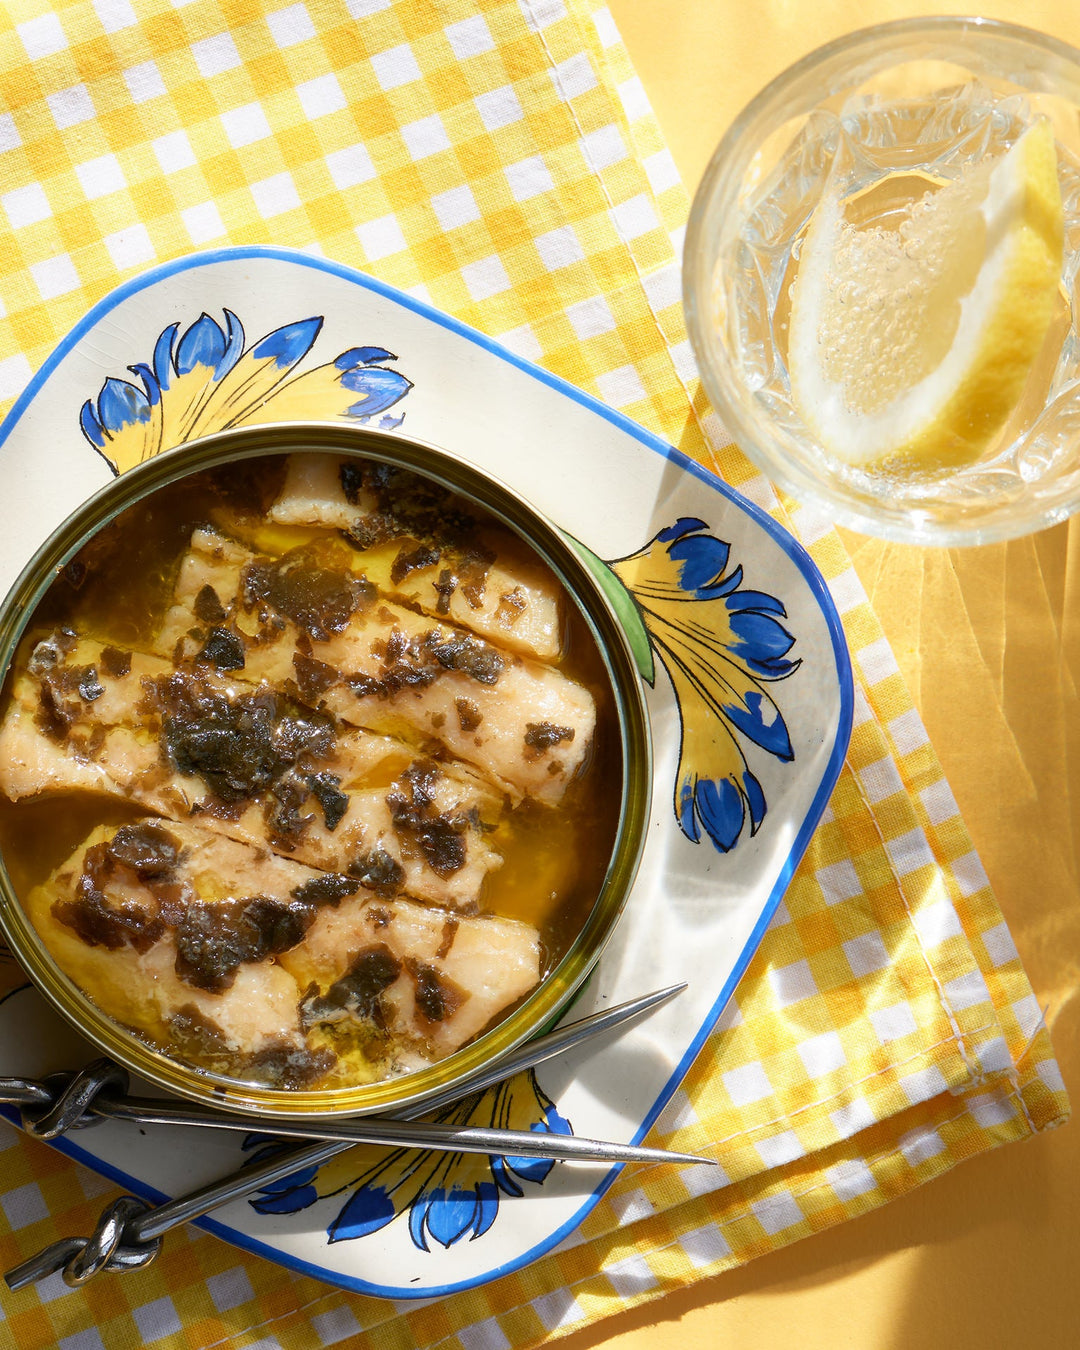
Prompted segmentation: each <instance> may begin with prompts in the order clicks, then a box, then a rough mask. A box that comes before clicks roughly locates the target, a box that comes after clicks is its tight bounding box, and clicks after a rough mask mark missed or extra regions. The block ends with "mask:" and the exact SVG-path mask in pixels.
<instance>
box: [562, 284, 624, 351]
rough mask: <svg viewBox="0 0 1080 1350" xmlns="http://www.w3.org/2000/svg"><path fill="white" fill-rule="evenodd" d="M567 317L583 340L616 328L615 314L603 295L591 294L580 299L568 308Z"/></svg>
mask: <svg viewBox="0 0 1080 1350" xmlns="http://www.w3.org/2000/svg"><path fill="white" fill-rule="evenodd" d="M566 317H567V318H568V319H569V320H570V327H571V328H572V329H573V330H574V332H575V333H576V334H577V336H578V338H579V339H581V341H584V340H585V339H586V338H591V337H599V336H600V335H601V334H602V333H611V332H614V330H615V315H614V314H612V312H611V306H610V305H609V304H608V302H607V301H606V300H605V299H604V297H603V296H602V295H590V296H589V298H588V299H587V300H579V301H578V303H577V304H576V305H571V306H570V307H569V308H568V309H567V311H566Z"/></svg>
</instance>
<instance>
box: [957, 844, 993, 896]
mask: <svg viewBox="0 0 1080 1350" xmlns="http://www.w3.org/2000/svg"><path fill="white" fill-rule="evenodd" d="M952 870H953V875H954V876H955V877H956V881H957V884H958V885H959V887H960V894H961V895H975V894H976V893H977V892H978V891H981V890H983V889H984V887H986V886H989V885H990V878H989V877H988V876H987V875H986V870H985V868H984V867H983V865H982V859H981V858H980V857H979V855H978V854H977V853H975V852H971V853H965V854H964V856H963V857H962V858H957V859H956V861H955V862H954V863H953V865H952Z"/></svg>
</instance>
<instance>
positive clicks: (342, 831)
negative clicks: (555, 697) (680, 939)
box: [0, 635, 502, 910]
mask: <svg viewBox="0 0 1080 1350" xmlns="http://www.w3.org/2000/svg"><path fill="white" fill-rule="evenodd" d="M110 653H111V655H110ZM88 695H89V697H88ZM71 790H75V791H79V790H84V791H85V790H90V791H97V792H105V793H108V794H110V795H114V796H120V797H125V798H127V799H129V800H131V801H133V802H136V803H138V804H139V805H140V806H142V807H144V808H145V809H147V810H150V811H155V812H158V813H159V814H161V815H165V816H173V817H176V818H179V819H185V818H189V817H193V816H198V817H199V818H200V819H201V820H202V821H203V822H204V823H205V824H206V825H207V826H208V827H210V828H211V829H214V830H216V831H219V832H221V833H224V834H227V835H229V836H230V837H231V838H234V839H239V840H241V841H243V842H246V843H251V844H256V845H261V846H268V847H270V848H271V849H273V850H274V851H275V852H278V853H285V854H287V855H289V856H291V857H293V858H295V859H297V860H298V861H301V862H306V863H309V864H311V865H312V866H315V867H321V868H326V869H329V870H331V871H341V872H351V873H352V874H353V875H355V876H357V877H359V878H360V879H361V880H362V882H363V884H364V885H365V886H367V887H369V889H372V890H374V891H376V892H377V893H378V894H380V895H387V894H394V893H397V892H399V891H404V892H406V893H408V894H411V895H416V896H419V897H420V898H422V899H426V900H431V901H433V902H435V903H438V904H444V905H451V906H454V907H457V908H460V909H463V910H465V909H475V908H476V906H477V903H478V900H479V896H480V893H481V890H482V887H483V884H484V880H485V878H486V877H487V875H488V874H489V873H490V872H491V871H493V870H495V869H496V868H498V867H499V866H500V865H501V858H500V856H499V854H498V853H497V852H496V851H495V850H494V848H493V847H492V845H491V844H490V842H489V838H488V836H489V833H490V831H491V829H492V827H493V826H494V824H495V823H496V822H497V821H498V819H499V815H500V812H501V809H502V799H501V797H500V795H499V794H497V793H494V792H493V791H492V790H491V788H490V787H489V786H488V785H487V784H486V783H484V782H483V781H482V780H481V779H479V778H478V777H477V776H476V775H475V774H473V773H470V772H469V771H468V769H466V768H462V769H460V770H459V769H456V768H453V767H452V766H449V765H441V764H437V763H435V762H434V761H433V760H431V759H429V758H426V757H424V756H418V755H417V754H416V753H415V752H414V751H412V750H410V749H409V747H408V746H406V745H404V744H403V743H401V742H399V741H395V740H394V739H392V738H391V737H387V736H379V735H373V734H372V733H370V732H366V731H362V730H358V729H356V728H349V727H346V728H344V729H342V728H340V727H338V726H336V725H335V724H334V723H333V721H332V720H331V719H329V718H327V717H326V716H325V715H318V714H315V713H314V712H313V711H312V710H311V709H309V708H305V707H304V706H303V705H300V704H296V703H295V702H292V701H290V700H289V699H287V698H283V697H280V696H278V695H276V694H274V693H273V691H270V690H269V689H259V688H258V687H255V688H254V689H253V687H252V686H251V685H248V684H244V683H241V682H237V681H233V680H230V679H229V677H228V674H227V672H220V671H218V670H216V669H215V668H214V667H213V666H212V665H209V664H203V665H200V666H198V667H195V668H190V669H184V670H175V669H174V668H173V667H172V666H171V665H169V663H167V662H165V661H163V660H162V659H161V658H159V657H154V656H148V655H146V654H145V653H139V652H123V653H118V652H116V651H115V650H114V649H110V648H106V647H103V645H102V644H101V643H98V642H95V641H91V640H89V639H85V638H76V637H74V635H71V636H70V637H68V638H66V639H64V638H62V637H61V639H60V641H59V643H58V641H57V636H56V635H53V636H52V637H51V638H48V639H45V640H44V641H43V642H42V643H39V644H38V647H37V648H36V649H35V653H34V655H33V656H32V657H31V661H30V669H28V670H27V671H26V672H24V673H23V674H22V675H20V677H19V678H18V680H17V681H16V683H15V687H14V691H13V698H12V702H11V705H10V707H9V710H8V712H7V715H6V716H5V718H4V720H3V723H2V724H0V791H3V792H4V793H5V794H6V795H7V796H8V797H9V798H10V799H11V800H13V801H17V800H19V799H21V798H24V797H27V796H32V795H37V794H40V793H43V792H60V791H71Z"/></svg>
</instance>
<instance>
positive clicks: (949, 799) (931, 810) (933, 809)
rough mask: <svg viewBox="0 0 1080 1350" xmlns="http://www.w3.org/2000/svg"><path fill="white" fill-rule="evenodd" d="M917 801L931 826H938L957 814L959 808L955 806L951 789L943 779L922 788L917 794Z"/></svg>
mask: <svg viewBox="0 0 1080 1350" xmlns="http://www.w3.org/2000/svg"><path fill="white" fill-rule="evenodd" d="M919 800H920V801H921V802H922V804H923V810H924V811H925V812H926V817H927V819H928V820H929V821H930V824H931V825H940V824H942V823H943V822H944V821H946V820H952V818H953V816H955V815H958V814H959V810H960V808H959V807H958V806H957V805H956V798H955V797H954V796H953V794H952V788H951V787H949V784H948V782H947V781H946V780H945V779H944V778H939V779H938V781H937V782H936V783H931V784H930V785H929V786H928V787H924V788H923V790H922V791H921V792H920V793H919Z"/></svg>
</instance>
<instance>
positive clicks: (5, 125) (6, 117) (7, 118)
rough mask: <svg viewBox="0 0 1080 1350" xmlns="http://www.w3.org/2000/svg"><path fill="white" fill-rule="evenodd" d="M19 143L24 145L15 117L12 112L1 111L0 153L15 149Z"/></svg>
mask: <svg viewBox="0 0 1080 1350" xmlns="http://www.w3.org/2000/svg"><path fill="white" fill-rule="evenodd" d="M18 145H22V137H21V136H20V135H19V128H18V127H17V126H16V125H15V119H14V117H12V115H11V113H0V154H3V153H4V152H5V151H7V150H14V149H15V147H16V146H18Z"/></svg>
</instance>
